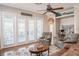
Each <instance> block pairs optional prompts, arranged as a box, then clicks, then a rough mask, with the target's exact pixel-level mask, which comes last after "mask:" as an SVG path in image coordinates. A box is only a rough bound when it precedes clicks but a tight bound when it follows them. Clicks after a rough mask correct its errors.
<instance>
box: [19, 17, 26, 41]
mask: <svg viewBox="0 0 79 59" xmlns="http://www.w3.org/2000/svg"><path fill="white" fill-rule="evenodd" d="M25 20H26V17H24V16H20V17H19V18H18V42H24V41H26V35H25Z"/></svg>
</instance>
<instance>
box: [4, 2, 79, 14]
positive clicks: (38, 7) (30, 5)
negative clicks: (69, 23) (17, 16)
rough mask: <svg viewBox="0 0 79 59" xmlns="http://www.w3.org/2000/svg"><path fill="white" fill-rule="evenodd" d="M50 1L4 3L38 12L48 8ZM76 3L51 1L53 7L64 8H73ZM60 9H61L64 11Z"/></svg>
mask: <svg viewBox="0 0 79 59" xmlns="http://www.w3.org/2000/svg"><path fill="white" fill-rule="evenodd" d="M47 4H48V3H42V4H37V3H3V4H2V5H6V6H10V7H15V8H19V9H24V10H28V11H32V12H36V13H43V12H44V11H38V10H45V9H46V7H47V6H46V5H47ZM76 5H79V4H74V3H63V4H62V3H51V6H52V7H53V8H56V7H64V9H63V10H66V9H69V8H72V7H74V6H76ZM63 10H60V11H63Z"/></svg>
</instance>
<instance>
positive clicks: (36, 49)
mask: <svg viewBox="0 0 79 59" xmlns="http://www.w3.org/2000/svg"><path fill="white" fill-rule="evenodd" d="M29 51H30V54H31V55H32V54H36V55H37V56H40V55H41V54H42V53H43V52H45V51H48V55H49V46H48V45H34V47H31V48H30V49H29Z"/></svg>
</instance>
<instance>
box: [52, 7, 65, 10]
mask: <svg viewBox="0 0 79 59" xmlns="http://www.w3.org/2000/svg"><path fill="white" fill-rule="evenodd" d="M60 9H64V8H63V7H59V8H54V9H52V10H60Z"/></svg>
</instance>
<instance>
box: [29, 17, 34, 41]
mask: <svg viewBox="0 0 79 59" xmlns="http://www.w3.org/2000/svg"><path fill="white" fill-rule="evenodd" d="M34 22H35V21H34V20H33V19H32V18H31V17H30V18H29V19H28V27H29V28H28V31H29V33H28V34H29V35H28V37H29V38H28V39H29V40H34V39H35V30H34Z"/></svg>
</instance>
